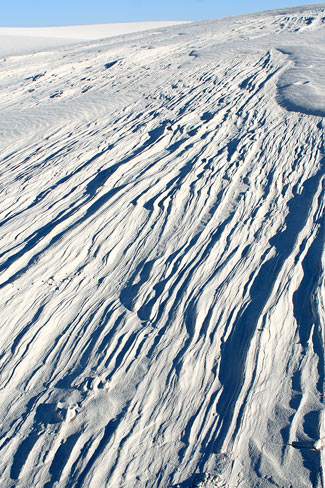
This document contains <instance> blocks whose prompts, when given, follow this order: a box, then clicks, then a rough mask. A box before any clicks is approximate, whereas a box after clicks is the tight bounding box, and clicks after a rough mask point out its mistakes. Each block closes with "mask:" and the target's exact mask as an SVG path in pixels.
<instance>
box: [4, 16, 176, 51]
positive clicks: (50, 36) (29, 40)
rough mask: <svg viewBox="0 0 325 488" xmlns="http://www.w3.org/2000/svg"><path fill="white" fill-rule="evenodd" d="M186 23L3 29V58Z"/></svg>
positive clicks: (126, 23) (134, 23) (132, 23)
mask: <svg viewBox="0 0 325 488" xmlns="http://www.w3.org/2000/svg"><path fill="white" fill-rule="evenodd" d="M182 23H185V22H179V21H178V22H177V21H158V22H124V23H118V22H117V23H113V24H94V25H73V26H62V27H0V56H13V55H19V54H26V53H32V52H39V51H44V50H48V49H54V48H57V47H63V46H68V45H71V44H78V43H80V42H82V41H85V40H91V39H105V38H106V39H107V38H108V37H114V36H121V35H125V34H130V33H133V32H139V31H140V32H143V31H145V30H150V29H158V28H164V27H168V26H171V25H179V24H182Z"/></svg>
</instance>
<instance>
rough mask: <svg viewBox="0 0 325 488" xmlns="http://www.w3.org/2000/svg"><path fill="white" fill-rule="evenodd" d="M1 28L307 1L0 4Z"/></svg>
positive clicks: (14, 0) (209, 14)
mask: <svg viewBox="0 0 325 488" xmlns="http://www.w3.org/2000/svg"><path fill="white" fill-rule="evenodd" d="M0 2H1V6H0V26H12V27H20V26H26V27H27V26H35V27H36V26H54V25H78V24H100V23H106V22H138V21H141V20H203V19H211V18H217V17H225V16H228V15H237V14H244V13H250V12H258V11H261V10H271V9H275V8H281V7H293V6H295V5H304V4H308V3H321V2H312V1H309V2H308V0H264V1H257V0H0Z"/></svg>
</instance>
